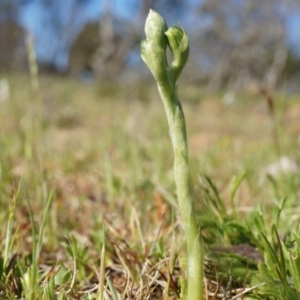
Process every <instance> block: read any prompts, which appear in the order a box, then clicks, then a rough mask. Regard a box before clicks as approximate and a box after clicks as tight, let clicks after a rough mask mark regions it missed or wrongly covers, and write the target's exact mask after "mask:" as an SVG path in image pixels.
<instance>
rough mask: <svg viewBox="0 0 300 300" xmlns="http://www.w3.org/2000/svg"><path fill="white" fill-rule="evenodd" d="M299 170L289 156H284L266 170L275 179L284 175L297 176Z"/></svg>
mask: <svg viewBox="0 0 300 300" xmlns="http://www.w3.org/2000/svg"><path fill="white" fill-rule="evenodd" d="M298 170H299V167H298V165H297V162H296V161H295V159H293V158H290V157H288V156H282V157H280V159H279V160H278V161H276V162H274V163H273V164H270V165H269V166H268V167H267V168H266V173H267V174H268V175H271V176H273V177H277V176H279V175H282V174H295V173H297V172H298Z"/></svg>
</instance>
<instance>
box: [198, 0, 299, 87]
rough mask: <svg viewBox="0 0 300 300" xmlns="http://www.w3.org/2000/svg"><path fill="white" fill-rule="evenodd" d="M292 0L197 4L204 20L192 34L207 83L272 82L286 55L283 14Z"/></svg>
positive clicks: (241, 84)
mask: <svg viewBox="0 0 300 300" xmlns="http://www.w3.org/2000/svg"><path fill="white" fill-rule="evenodd" d="M296 3H297V0H290V1H288V5H287V3H285V4H282V1H280V0H264V1H261V0H242V1H241V0H222V1H220V0H209V1H208V0H207V1H205V2H204V4H202V5H201V6H199V10H198V13H199V18H202V19H203V20H204V21H203V23H202V24H201V28H198V31H197V34H196V35H195V37H194V38H195V42H197V53H200V54H201V57H202V60H201V62H200V67H202V69H203V70H205V71H206V73H207V74H206V75H207V77H208V81H209V82H208V85H209V87H210V88H214V89H219V88H220V87H221V86H224V85H225V86H229V87H231V88H242V87H245V86H247V84H249V82H251V81H258V82H260V83H264V84H266V85H267V86H269V87H270V88H274V87H275V85H276V83H278V81H279V79H280V75H281V73H282V71H283V69H284V66H285V63H286V59H287V53H288V47H287V43H286V26H285V21H286V17H287V14H288V11H290V9H292V8H294V7H295V4H296ZM199 26H200V25H199ZM194 55H195V53H194ZM196 55H197V54H196ZM194 59H195V57H194Z"/></svg>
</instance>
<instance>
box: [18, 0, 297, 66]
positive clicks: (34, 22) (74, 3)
mask: <svg viewBox="0 0 300 300" xmlns="http://www.w3.org/2000/svg"><path fill="white" fill-rule="evenodd" d="M111 1H112V2H111V5H112V7H111V8H112V11H113V13H114V14H115V16H116V17H117V18H125V19H132V16H135V14H136V9H137V7H138V5H139V3H140V0H111ZM199 1H201V0H186V2H187V3H188V4H189V5H191V6H192V5H193V4H196V3H197V4H199ZM50 2H51V3H52V6H51V7H50V8H51V9H49V8H47V7H46V4H45V3H46V1H40V0H31V1H26V2H25V4H24V5H22V6H20V9H19V14H18V16H19V17H18V21H19V23H20V25H22V26H23V27H24V28H26V29H27V30H29V31H30V32H32V34H33V36H34V38H35V48H36V54H37V57H38V59H39V60H40V61H42V62H46V63H53V64H54V65H55V66H56V67H57V68H60V69H61V70H64V69H66V68H67V66H68V60H69V50H70V47H71V45H72V43H73V42H74V41H75V39H76V37H77V35H78V34H79V32H80V31H81V30H82V28H83V26H84V24H86V23H87V22H89V21H94V20H98V19H99V18H100V17H101V14H102V13H103V9H104V3H105V2H106V1H102V0H53V1H50ZM74 8H75V9H76V11H74ZM72 13H73V14H74V16H75V17H74V16H72ZM184 15H185V14H183V16H182V19H181V20H172V21H174V23H176V22H180V23H181V24H182V25H183V26H188V23H189V22H190V24H191V23H192V22H193V21H192V16H191V15H190V14H189V18H184ZM168 17H169V16H168V15H166V19H167V20H168ZM53 20H55V22H56V24H55V22H53ZM58 24H59V26H58ZM287 27H288V42H289V44H290V45H292V46H293V47H294V49H297V50H298V51H299V53H300V16H299V15H297V14H294V15H293V14H292V15H290V17H289V19H288V21H287ZM61 28H63V30H61Z"/></svg>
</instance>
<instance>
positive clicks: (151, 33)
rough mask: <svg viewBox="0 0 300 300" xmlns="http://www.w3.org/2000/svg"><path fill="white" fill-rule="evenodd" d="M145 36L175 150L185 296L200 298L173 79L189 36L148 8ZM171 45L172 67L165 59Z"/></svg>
mask: <svg viewBox="0 0 300 300" xmlns="http://www.w3.org/2000/svg"><path fill="white" fill-rule="evenodd" d="M145 32H146V37H147V39H146V40H144V41H143V42H142V45H141V48H142V58H143V60H144V61H145V63H146V64H147V66H148V68H149V69H150V71H151V72H152V74H153V76H154V78H155V80H156V82H157V86H158V90H159V93H160V96H161V99H162V101H163V105H164V108H165V111H166V115H167V119H168V124H169V131H170V137H171V142H172V146H173V151H174V178H175V183H176V188H177V196H178V202H179V209H180V213H181V217H182V221H183V225H184V230H185V236H186V242H187V281H188V290H187V299H188V300H202V299H203V287H202V284H203V257H204V250H203V242H202V239H201V235H200V231H199V228H198V226H197V222H196V216H195V212H194V208H193V199H194V190H193V181H192V176H191V173H190V168H189V158H188V146H187V137H186V126H185V118H184V113H183V110H182V107H181V103H180V100H179V97H178V93H177V87H176V81H177V78H178V77H179V75H180V73H181V71H182V69H183V67H184V65H185V63H186V61H187V58H188V52H189V45H188V37H187V35H186V33H185V32H184V31H183V29H181V28H178V27H171V28H169V29H168V30H167V25H166V23H165V21H164V20H163V18H161V17H160V15H159V14H157V13H156V12H154V11H150V13H149V16H148V18H147V21H146V25H145ZM167 45H168V46H169V47H170V50H171V53H172V56H173V61H172V64H171V67H169V66H168V62H167V59H166V48H167Z"/></svg>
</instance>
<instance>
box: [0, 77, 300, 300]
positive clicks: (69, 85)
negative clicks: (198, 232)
mask: <svg viewBox="0 0 300 300" xmlns="http://www.w3.org/2000/svg"><path fill="white" fill-rule="evenodd" d="M7 78H8V81H9V84H10V97H9V98H8V99H4V100H1V101H0V106H1V110H0V124H1V127H0V149H1V152H0V159H1V160H0V163H1V165H0V167H1V168H0V171H1V172H0V182H1V187H0V188H1V189H0V192H1V197H0V222H1V224H2V226H1V228H2V229H1V230H0V234H1V237H2V238H1V248H2V249H4V250H2V254H1V257H2V260H3V264H2V265H4V266H5V268H6V270H5V271H3V270H2V269H1V268H0V276H1V277H0V280H1V287H0V291H1V294H0V295H4V294H5V295H6V296H3V297H4V299H10V298H9V297H13V295H15V294H17V295H18V296H19V297H21V295H23V296H24V293H25V292H26V291H25V292H24V289H25V288H24V286H25V287H28V288H29V287H30V288H32V289H33V290H34V292H33V294H31V295H34V293H37V294H38V295H41V294H43V293H46V292H45V291H48V290H49V291H48V294H47V295H46V296H45V295H44V294H43V295H44V296H43V297H46V298H43V299H51V297H58V299H60V298H59V297H62V298H61V299H74V298H80V299H100V296H99V295H100V294H101V293H103V290H104V295H105V297H106V298H105V299H109V297H111V299H118V298H116V297H118V296H116V295H115V296H114V292H115V293H119V294H120V296H121V299H167V296H166V291H167V290H168V291H169V295H170V296H169V299H175V298H176V296H177V297H178V296H179V294H180V292H181V291H182V290H183V286H184V284H183V281H184V264H185V263H184V261H185V257H184V255H185V246H184V235H183V229H182V224H181V221H180V214H179V211H178V208H177V200H176V191H175V185H174V180H173V169H172V167H173V153H172V148H171V144H170V141H169V136H168V128H167V123H166V117H165V113H164V111H163V106H162V103H161V101H160V99H159V96H158V93H157V91H156V87H155V85H154V84H152V83H149V82H147V83H140V84H139V85H137V84H136V83H134V84H121V83H102V84H97V83H90V84H82V83H80V82H77V81H76V80H73V79H67V78H51V77H42V78H41V79H40V89H39V90H38V91H32V89H31V85H30V78H28V77H27V76H22V75H18V76H16V75H13V76H12V75H11V76H8V77H7ZM179 91H180V97H181V99H182V104H183V109H184V112H185V117H186V123H187V131H188V143H189V151H190V165H191V169H192V171H193V174H194V184H195V197H196V199H197V201H199V207H198V209H199V211H198V212H199V224H204V225H203V228H204V229H203V237H204V239H205V240H206V245H207V260H206V276H207V281H206V283H207V284H206V285H205V290H206V291H207V299H218V297H219V298H222V297H223V299H225V298H226V297H227V298H226V299H239V298H233V297H234V296H233V295H237V294H240V293H242V292H243V291H245V288H249V287H250V286H251V284H250V282H251V280H248V279H247V280H246V279H245V278H246V277H245V278H244V280H243V279H242V280H241V279H240V280H238V279H237V278H235V277H234V278H233V279H234V283H233V284H232V286H231V287H230V288H228V282H230V280H229V277H230V276H231V275H230V276H229V277H228V274H227V275H226V276H224V274H223V273H224V270H221V271H220V274H223V275H222V276H221V275H220V276H219V280H218V276H216V273H218V271H217V269H218V268H219V267H220V268H221V269H222V263H223V262H226V263H227V262H228V255H229V257H230V261H234V259H233V258H231V256H230V255H232V254H233V255H238V256H244V258H245V257H246V259H248V258H249V257H248V256H247V254H246V255H245V254H243V253H245V251H246V253H250V254H249V255H253V253H256V252H257V251H258V250H257V248H259V245H257V244H256V243H255V242H257V241H258V240H259V239H258V238H257V236H258V233H257V232H254V231H255V230H254V229H253V230H254V231H253V232H254V233H253V238H249V235H248V236H247V237H245V236H243V238H241V236H240V234H239V232H238V230H236V228H234V229H232V228H231V229H230V230H227V229H224V228H225V227H226V226H227V225H226V224H229V223H230V224H232V223H233V221H234V222H236V223H238V222H240V223H241V224H242V223H243V221H244V218H246V217H247V216H248V215H249V214H251V213H252V212H253V211H254V210H255V209H256V208H257V207H258V206H259V204H261V205H262V209H263V210H264V215H263V216H264V219H265V220H266V222H271V221H270V220H272V217H273V215H272V213H271V211H272V209H273V208H272V207H273V206H274V201H275V202H276V201H277V202H278V203H279V201H280V200H281V199H283V198H284V197H287V203H288V205H287V210H286V211H285V213H282V216H283V217H282V218H283V219H284V222H282V223H283V224H280V227H279V229H278V231H279V234H280V235H284V234H285V235H286V234H289V232H290V230H291V226H295V229H296V225H295V224H296V223H297V217H295V216H294V215H293V213H295V210H296V208H297V206H295V202H296V201H297V199H299V178H298V175H295V174H283V175H281V174H278V177H276V176H277V175H276V176H275V177H274V178H273V177H272V178H271V179H270V178H269V177H268V175H267V169H268V166H269V165H270V164H272V163H276V162H277V161H278V160H279V159H280V157H282V156H287V157H288V158H290V159H291V160H292V161H293V162H294V161H295V164H297V162H299V160H300V157H299V151H298V148H299V144H300V102H299V98H298V97H297V96H286V95H284V93H279V92H278V93H272V99H273V101H274V106H275V112H274V113H272V112H270V109H269V108H268V103H267V101H266V99H265V98H266V97H265V96H264V95H262V94H260V93H254V94H247V93H232V92H230V93H231V94H230V96H231V98H230V101H228V97H227V98H226V94H227V96H228V92H227V93H226V91H224V92H220V93H212V92H205V91H204V90H202V89H200V88H199V87H196V86H189V85H186V84H182V85H180V89H179ZM224 95H225V96H224ZM296 168H297V167H296ZM241 174H242V176H243V181H242V182H241V184H240V185H239V188H238V190H237V193H236V194H235V197H231V196H232V182H234V181H233V178H234V177H239V176H241ZM243 174H244V175H243ZM278 178H280V180H279V179H278ZM211 183H212V184H211ZM214 187H215V188H216V190H217V192H216V191H215V192H214V193H213V192H212V191H214ZM216 199H218V201H221V202H222V203H219V204H213V205H212V204H208V201H211V203H214V202H213V201H215V200H216ZM14 201H16V207H15V208H14ZM277 202H276V203H277ZM215 203H217V201H216V202H215ZM223 205H224V210H222V209H221V208H220V206H223ZM211 206H214V207H215V208H217V210H216V209H211ZM9 207H10V214H8V210H9V209H8V208H9ZM218 209H220V210H218ZM216 215H218V216H219V217H220V220H221V221H220V220H219V221H220V223H218V224H219V225H220V224H221V225H220V226H221V227H222V229H220V230H219V231H218V233H216V232H215V231H211V230H210V229H205V224H210V222H212V219H213V218H214V216H216ZM206 217H207V218H208V217H209V218H210V217H211V218H212V219H210V220H206V219H205V218H206ZM226 218H228V219H227V220H226ZM228 220H229V221H228ZM219 221H218V222H219ZM213 222H215V221H213ZM216 222H217V221H216ZM273 223H274V222H273ZM216 224H217V223H213V225H208V226H207V227H208V228H209V227H210V228H213V227H214V226H215V227H214V228H217V226H219V225H216ZM222 224H223V225H222ZM276 225H277V224H276ZM223 226H224V228H223ZM268 227H269V229H270V227H271V226H268ZM226 228H227V227H226ZM10 229H11V231H10ZM241 232H243V231H241ZM267 233H268V234H271V231H270V230H267ZM245 235H247V234H245ZM212 239H214V241H213V242H212ZM245 243H246V244H247V245H246V246H245ZM257 243H258V242H257ZM239 244H241V245H242V246H240V245H239ZM7 245H9V249H7ZM247 246H249V247H250V248H247ZM241 247H242V248H241ZM243 247H246V248H243ZM262 248H263V247H262ZM104 249H105V253H104V254H102V258H101V251H103V250H104ZM212 249H215V250H216V249H218V251H219V250H220V249H221V252H220V253H221V254H219V256H220V257H221V256H224V258H223V259H222V263H221V264H217V263H216V262H215V260H214V259H213V258H212V257H213V255H212V257H211V256H210V254H209V253H214V252H218V251H217V250H216V251H212ZM241 249H242V250H243V251H244V252H243V253H242V254H241V252H240V251H241ZM245 249H246V250H245ZM218 253H219V252H218ZM228 253H229V254H228ZM255 255H256V254H255ZM257 257H259V259H258V258H257ZM261 257H263V255H259V254H258V256H255V258H254V259H253V257H250V258H251V261H252V262H251V263H253V270H257V268H258V264H259V261H261ZM238 262H239V263H240V260H239V261H238ZM0 263H1V261H0ZM226 263H225V265H226ZM246 265H247V266H246ZM246 265H245V264H244V267H243V268H244V269H247V268H248V267H249V265H248V262H247V264H246ZM33 266H36V267H37V268H36V270H35V271H32V269H34V268H33ZM227 267H228V266H227V265H226V266H225V268H227ZM75 270H76V271H75ZM209 270H214V271H213V272H210V271H209ZM9 271H10V272H9ZM30 272H32V274H35V275H36V277H35V278H38V279H36V282H30V280H29V283H27V285H26V280H25V277H26V276H27V275H26V276H25V274H31V273H30ZM222 272H223V273H222ZM75 274H76V276H75ZM212 274H213V275H212ZM26 278H27V277H26ZM222 278H223V279H222ZM32 280H33V279H32ZM52 281H53V282H52ZM99 281H100V283H101V282H102V283H103V289H102V290H101V288H100V287H99V286H100V285H98V282H99ZM24 282H25V283H24ZM51 282H52V283H51ZM243 282H244V283H245V284H243ZM50 283H51V284H53V286H52V290H51V288H50ZM224 286H225V287H224ZM226 286H227V290H226ZM47 289H48V290H47ZM51 291H52V292H51ZM214 291H218V293H219V294H218V295H219V296H218V295H217V293H215V294H214ZM22 293H23V294H22ZM51 293H53V294H51ZM226 293H227V294H228V295H227V296H224V295H225V294H226ZM54 295H56V296H54ZM61 295H62V296H61ZM5 297H6V298H5ZM28 297H29V296H28ZM30 297H33V298H34V297H35V298H34V299H37V298H36V297H38V296H30ZM30 297H29V298H30ZM47 297H48V298H47ZM92 297H94V298H92ZM95 297H99V298H95ZM224 297H225V298H224ZM236 297H238V296H236ZM239 297H241V296H239ZM29 298H28V299H29ZM33 298H30V299H33ZM26 299H27V298H26ZM38 299H39V298H38ZM270 299H273V298H270Z"/></svg>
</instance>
